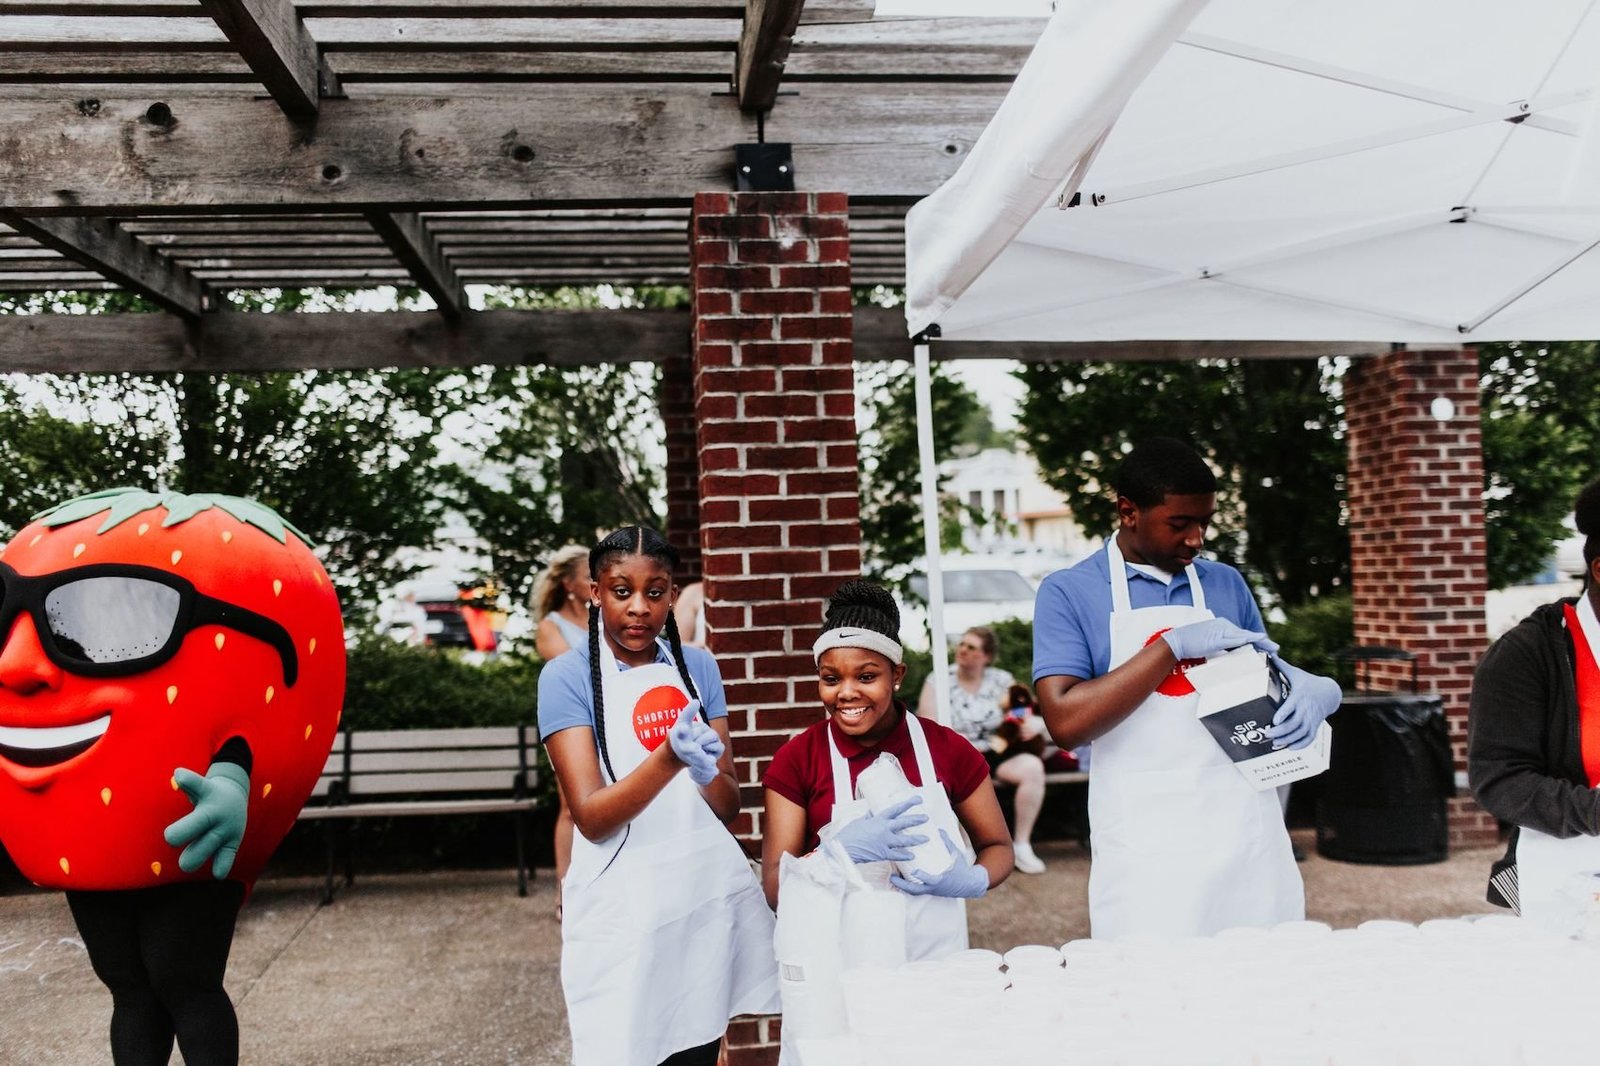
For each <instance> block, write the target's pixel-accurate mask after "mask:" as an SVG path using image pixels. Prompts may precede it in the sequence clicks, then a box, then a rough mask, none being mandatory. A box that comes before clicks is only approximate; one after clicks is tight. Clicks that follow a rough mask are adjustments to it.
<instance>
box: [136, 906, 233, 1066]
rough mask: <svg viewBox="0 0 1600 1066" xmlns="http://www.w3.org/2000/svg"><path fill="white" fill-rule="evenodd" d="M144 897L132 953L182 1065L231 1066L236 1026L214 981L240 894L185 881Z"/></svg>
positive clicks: (224, 960) (224, 959)
mask: <svg viewBox="0 0 1600 1066" xmlns="http://www.w3.org/2000/svg"><path fill="white" fill-rule="evenodd" d="M146 891H148V892H149V894H150V900H149V903H148V905H147V906H146V908H145V910H144V913H143V915H142V916H141V921H140V927H139V942H140V949H141V951H142V952H143V957H144V966H145V970H146V972H148V973H149V974H150V983H151V984H152V985H153V986H154V988H155V993H156V996H157V997H158V998H159V999H160V1000H161V1003H162V1005H163V1006H165V1007H166V1010H167V1013H168V1014H169V1015H170V1016H171V1017H172V1027H173V1031H174V1032H175V1033H176V1034H177V1038H178V1050H179V1051H181V1052H183V1061H184V1062H185V1063H186V1064H187V1066H235V1064H236V1063H237V1062H238V1061H239V1022H238V1019H237V1018H236V1017H235V1016H234V1013H233V1002H232V1001H231V1000H230V999H228V993H227V992H226V991H225V990H224V989H223V987H222V979H223V976H224V974H225V973H226V971H227V969H228V951H229V949H230V948H232V947H233V927H234V923H235V921H236V920H237V919H238V917H239V906H240V904H242V903H243V902H244V886H243V885H242V884H240V883H239V882H237V881H192V882H186V883H183V884H177V885H165V886H163V887H161V888H152V889H148V890H146ZM118 1066H121V1064H120V1063H118Z"/></svg>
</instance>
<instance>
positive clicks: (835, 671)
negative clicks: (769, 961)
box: [761, 581, 1012, 959]
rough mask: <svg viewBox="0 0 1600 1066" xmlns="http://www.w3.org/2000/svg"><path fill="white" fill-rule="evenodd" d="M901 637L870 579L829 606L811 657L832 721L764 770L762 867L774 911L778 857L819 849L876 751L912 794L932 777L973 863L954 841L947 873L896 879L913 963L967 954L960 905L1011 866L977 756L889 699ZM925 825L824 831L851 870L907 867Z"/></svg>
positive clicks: (886, 598) (891, 816)
mask: <svg viewBox="0 0 1600 1066" xmlns="http://www.w3.org/2000/svg"><path fill="white" fill-rule="evenodd" d="M899 630H900V611H899V608H898V607H897V606H896V604H895V602H894V597H893V596H891V595H890V594H889V593H888V592H887V591H886V590H885V589H883V588H881V587H880V586H878V585H874V584H872V583H871V582H867V581H847V582H845V584H844V585H842V586H841V587H840V588H839V591H838V592H836V593H834V595H833V597H832V598H831V599H830V600H829V601H828V615H827V618H826V620H825V621H824V622H823V626H822V635H821V636H819V637H818V638H817V642H816V644H815V645H814V646H813V649H812V650H813V654H814V655H815V656H816V661H817V687H818V693H819V695H820V696H821V699H822V705H823V708H824V709H825V710H826V711H827V713H828V717H827V718H826V719H825V720H823V721H821V722H818V723H817V724H816V725H814V726H812V727H811V728H810V729H807V730H806V731H805V732H803V733H801V734H800V735H798V736H796V737H793V738H792V739H790V741H789V742H788V743H787V744H785V745H784V746H783V747H782V748H781V749H779V751H778V753H777V755H776V756H774V757H773V760H772V764H771V765H770V766H768V767H767V772H766V776H765V778H764V782H763V783H764V784H765V785H766V790H767V818H766V836H765V840H764V843H763V846H762V860H761V869H762V884H763V887H764V888H765V889H766V893H767V900H768V902H769V903H771V904H772V905H773V906H774V907H776V906H777V905H778V863H779V860H780V859H781V858H782V856H783V855H784V854H785V853H788V854H791V855H803V854H806V853H808V852H810V851H811V850H813V849H814V848H815V847H816V846H817V843H818V837H819V834H820V833H821V832H822V831H823V829H824V827H827V826H828V824H829V823H830V822H831V821H833V820H834V819H833V809H834V804H835V802H836V800H838V798H839V797H840V796H844V797H846V798H847V799H848V798H850V797H854V795H855V781H856V778H857V777H858V776H859V775H860V773H861V771H862V770H864V769H866V768H867V767H868V766H870V765H871V764H872V763H873V762H874V761H875V760H876V759H877V758H878V756H879V754H880V753H883V752H888V753H890V754H892V755H894V756H895V757H896V758H897V759H898V760H899V761H900V766H901V769H902V770H903V771H904V772H905V775H906V778H907V779H908V780H909V781H910V782H911V783H912V784H913V785H922V784H924V783H925V782H924V774H923V769H924V768H925V767H926V768H930V769H931V770H932V776H933V777H934V778H935V780H936V781H937V782H938V783H939V784H940V785H942V786H943V787H944V791H945V793H946V794H947V795H948V796H949V797H950V804H951V806H952V807H953V808H954V810H955V814H956V818H957V819H958V820H959V821H960V823H961V826H962V828H963V829H964V830H965V831H966V833H967V836H968V837H970V838H971V841H972V846H973V848H974V849H975V850H976V852H977V859H976V861H975V862H974V861H972V860H970V859H969V858H968V857H967V853H966V851H965V849H962V848H960V841H949V842H947V843H948V845H949V846H951V851H952V853H954V855H955V862H954V863H953V865H952V866H951V867H950V869H949V870H947V871H945V872H944V873H942V874H940V875H938V876H936V877H931V878H918V879H916V880H909V879H905V878H901V877H899V876H895V877H893V878H892V879H891V880H892V882H893V884H894V885H895V886H896V887H897V888H899V889H900V890H901V891H904V892H906V893H907V894H909V895H911V896H913V897H914V898H913V899H912V900H911V901H910V903H911V907H910V908H909V912H910V913H909V915H908V927H907V947H908V949H909V954H910V957H911V958H913V959H917V958H928V957H935V956H937V955H940V954H945V953H947V952H948V951H952V950H959V949H960V948H962V947H965V946H966V912H965V910H964V908H962V907H961V906H960V904H959V901H960V899H962V898H973V897H977V896H981V895H983V894H984V893H985V892H987V891H988V890H989V889H990V888H993V887H994V886H995V885H998V884H999V883H1000V882H1001V881H1004V880H1005V879H1006V877H1007V876H1008V875H1009V874H1010V873H1011V869H1012V848H1011V834H1010V833H1009V832H1008V831H1007V830H1006V823H1005V818H1004V817H1003V816H1002V814H1001V813H1000V804H999V801H998V800H996V799H995V794H994V786H993V785H991V784H990V783H989V765H988V763H987V762H985V761H984V758H983V756H982V754H980V753H979V752H978V750H977V749H976V748H974V747H973V746H972V744H971V743H969V742H968V741H967V740H966V738H965V737H963V736H961V734H959V733H957V732H955V731H954V730H952V729H948V728H946V727H945V726H942V725H940V724H938V723H937V722H933V721H929V720H926V719H922V718H918V717H917V716H915V715H912V714H911V713H910V712H909V711H908V710H907V709H906V708H905V707H904V706H903V705H902V704H900V703H898V702H897V701H896V700H895V698H894V692H895V689H896V688H897V687H898V686H899V683H900V681H901V679H902V678H903V677H904V676H905V671H906V667H905V664H904V663H903V662H902V661H901V660H902V652H901V647H900V642H899V639H898V637H897V634H898V633H899ZM840 770H843V771H844V772H847V773H848V775H849V781H848V782H843V781H840V780H839V777H838V771H840ZM925 820H926V819H924V818H923V817H921V815H920V814H919V813H918V809H917V807H916V806H912V807H910V808H909V809H906V810H902V809H900V808H892V809H891V810H890V811H887V812H883V816H882V817H874V816H871V815H867V816H864V817H857V818H852V819H851V820H850V821H848V822H847V823H845V824H843V825H840V826H835V827H831V828H829V830H828V831H829V833H830V835H832V836H833V839H835V840H837V841H838V842H839V843H840V844H841V845H843V846H844V848H845V850H846V852H847V853H848V854H849V855H850V857H851V858H852V859H853V860H854V861H855V862H857V863H870V862H885V861H891V860H903V859H909V858H910V852H909V851H907V850H906V849H907V848H909V847H911V846H914V845H916V844H919V843H922V842H923V840H924V839H925V838H924V837H922V836H920V835H917V833H916V826H918V825H920V824H921V823H922V822H924V821H925Z"/></svg>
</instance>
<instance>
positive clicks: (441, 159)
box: [0, 85, 1005, 215]
mask: <svg viewBox="0 0 1600 1066" xmlns="http://www.w3.org/2000/svg"><path fill="white" fill-rule="evenodd" d="M1004 95H1005V87H1004V86H990V85H956V86H947V87H942V88H941V89H939V90H937V91H934V90H929V91H922V92H918V93H916V94H914V95H907V96H905V97H897V98H894V99H886V98H883V97H880V96H870V95H864V94H862V93H860V92H858V91H857V90H856V89H855V88H854V87H851V86H843V85H818V86H816V87H812V88H807V89H806V90H805V91H804V93H802V94H801V95H800V96H795V97H791V96H788V95H785V96H783V97H781V98H780V99H779V102H778V105H777V106H776V107H775V108H774V109H773V111H772V112H771V114H770V115H769V116H768V117H767V120H766V135H767V138H768V139H769V140H780V141H787V142H789V143H791V144H793V145H794V157H795V164H796V169H797V173H798V174H799V177H800V179H801V181H802V182H803V184H804V187H806V188H810V189H818V190H824V191H827V190H848V191H849V192H850V195H851V197H852V199H854V200H858V201H865V200H872V199H894V200H906V199H911V198H916V197H920V196H925V195H927V194H928V193H930V192H932V191H933V190H934V189H935V188H937V187H938V186H939V184H940V183H941V182H943V181H944V180H945V179H946V178H948V177H949V176H950V175H951V174H953V173H954V172H955V170H956V168H957V167H958V166H959V165H960V163H961V161H962V159H963V158H964V157H965V155H966V153H967V151H968V150H969V149H970V148H971V146H972V144H973V143H974V142H975V141H976V140H977V138H978V136H979V135H980V134H981V133H982V131H983V128H984V126H985V125H986V124H987V123H988V121H989V119H990V118H991V117H992V116H993V114H994V111H995V109H996V108H997V107H998V106H999V103H1000V100H1001V98H1002V97H1003V96H1004ZM755 126H756V120H755V117H754V116H750V115H746V114H744V113H743V112H741V111H740V110H739V108H738V106H737V104H736V102H735V101H734V100H732V99H731V98H730V97H727V96H717V95H714V94H712V93H710V92H707V91H706V90H705V89H703V88H696V87H694V86H680V85H652V86H643V85H639V86H633V85H628V86H614V85H593V86H557V85H550V86H541V87H540V88H539V89H538V90H537V91H529V92H507V91H502V92H485V93H483V94H481V95H468V94H466V93H462V92H457V93H454V94H452V95H449V96H436V95H428V94H419V93H416V92H401V91H396V92H383V91H379V90H378V89H377V88H376V87H374V89H373V90H371V94H370V95H364V96H362V97H361V98H351V99H327V100H324V101H323V102H322V109H321V113H320V115H319V116H318V119H317V123H316V136H315V137H308V136H306V134H305V131H304V130H303V129H301V128H300V127H299V125H298V124H296V123H295V122H293V121H291V120H289V119H287V118H286V117H285V116H284V115H283V114H282V113H281V112H280V111H279V109H278V107H277V105H276V104H275V103H274V102H273V101H270V100H257V99H251V98H249V97H246V96H244V95H242V94H239V93H222V92H216V93H201V92H195V93H192V94H181V93H170V94H166V95H163V96H161V97H157V98H155V99H152V97H151V95H149V94H146V95H143V96H127V95H113V94H110V93H106V94H97V95H95V96H94V97H93V99H92V100H91V99H88V98H86V97H84V96H82V95H80V94H70V95H66V94H60V93H54V94H42V95H39V96H34V95H26V94H19V95H18V96H17V97H15V98H13V99H11V100H8V101H7V106H6V107H5V108H4V109H0V144H4V145H5V146H6V151H5V152H3V153H0V208H11V209H14V210H17V211H21V212H22V213H24V214H29V215H50V214H75V215H77V214H85V215H86V214H107V213H121V214H140V213H146V212H148V210H149V208H150V205H153V204H159V205H160V206H161V209H162V210H163V211H166V212H194V213H213V214H216V213H237V212H239V211H281V212H291V211H312V212H328V211H346V212H348V211H366V210H373V209H377V210H401V211H416V210H429V209H441V208H442V209H452V210H462V209H465V208H484V207H494V206H499V207H516V208H523V209H528V208H538V207H557V206H580V205H582V206H590V207H605V206H620V205H625V204H632V205H635V206H662V205H678V204H686V203H688V202H689V200H690V199H691V198H692V196H693V195H694V194H695V193H696V192H700V191H703V190H706V189H728V188H731V187H732V186H733V175H732V167H733V158H732V153H731V152H730V151H729V148H730V147H731V146H733V145H735V144H740V143H744V142H748V141H753V140H755V139H756V138H755V132H756V131H755Z"/></svg>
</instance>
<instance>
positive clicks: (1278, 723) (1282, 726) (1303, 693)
mask: <svg viewBox="0 0 1600 1066" xmlns="http://www.w3.org/2000/svg"><path fill="white" fill-rule="evenodd" d="M1272 661H1273V662H1274V663H1275V664H1276V665H1277V667H1278V669H1279V670H1280V671H1282V673H1283V676H1284V678H1285V679H1286V680H1287V681H1288V683H1289V695H1288V696H1287V697H1286V698H1285V699H1284V701H1283V703H1281V704H1280V705H1279V706H1278V711H1277V713H1276V714H1274V715H1273V716H1272V724H1271V725H1270V726H1268V727H1267V733H1268V734H1269V735H1270V736H1271V737H1272V744H1273V747H1276V748H1304V747H1308V746H1310V744H1311V742H1312V741H1313V740H1315V739H1316V738H1317V729H1318V727H1319V726H1321V725H1322V723H1323V721H1324V720H1326V719H1327V717H1328V715H1330V714H1332V713H1333V712H1334V711H1337V710H1338V709H1339V703H1340V701H1341V700H1343V699H1344V692H1343V690H1342V689H1340V688H1339V682H1337V681H1335V680H1334V679H1333V678H1331V677H1323V676H1321V675H1320V674H1313V673H1311V672H1310V671H1308V670H1302V669H1300V668H1299V667H1298V666H1293V665H1291V664H1289V663H1286V662H1284V661H1283V660H1282V659H1280V658H1278V657H1277V655H1273V656H1272Z"/></svg>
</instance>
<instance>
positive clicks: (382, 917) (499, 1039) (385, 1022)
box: [0, 832, 1497, 1066]
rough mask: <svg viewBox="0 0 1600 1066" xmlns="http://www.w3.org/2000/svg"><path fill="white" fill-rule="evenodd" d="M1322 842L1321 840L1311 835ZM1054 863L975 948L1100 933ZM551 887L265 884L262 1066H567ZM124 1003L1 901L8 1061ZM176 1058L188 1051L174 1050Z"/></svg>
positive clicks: (237, 970) (48, 901)
mask: <svg viewBox="0 0 1600 1066" xmlns="http://www.w3.org/2000/svg"><path fill="white" fill-rule="evenodd" d="M1296 838H1297V839H1298V840H1299V841H1300V842H1301V844H1302V845H1303V846H1304V847H1306V848H1307V850H1311V849H1312V843H1311V839H1310V834H1309V833H1308V832H1297V833H1296ZM1039 853H1040V855H1041V856H1042V857H1043V858H1044V859H1045V861H1046V862H1048V863H1049V870H1048V871H1047V872H1046V873H1044V874H1042V875H1039V876H1037V877H1026V876H1023V875H1021V874H1018V875H1015V876H1013V877H1012V878H1011V880H1010V881H1009V882H1007V883H1006V884H1005V885H1003V886H1002V887H1001V888H1000V890H999V891H997V892H994V893H993V894H991V895H990V896H988V897H987V898H985V899H983V900H979V901H977V902H976V904H975V905H974V906H973V907H972V908H971V914H972V939H973V943H974V945H975V946H980V947H990V948H996V949H1000V950H1004V949H1005V948H1009V947H1012V946H1014V945H1017V944H1023V943H1046V944H1060V943H1062V942H1063V941H1066V940H1070V939H1073V938H1075V937H1081V936H1084V935H1086V934H1087V932H1088V920H1087V916H1086V911H1085V899H1084V894H1085V885H1086V883H1087V877H1088V868H1089V863H1088V857H1087V855H1086V854H1085V853H1084V852H1083V851H1082V849H1080V848H1079V847H1078V846H1077V845H1076V844H1071V843H1061V844H1042V845H1040V847H1039ZM1496 856H1497V852H1493V851H1484V850H1478V851H1464V852H1460V853H1458V854H1456V855H1453V856H1451V858H1450V859H1449V860H1448V861H1447V862H1443V863H1437V864H1433V865H1428V866H1409V867H1382V866H1355V865H1350V864H1346V863H1336V862H1329V861H1327V860H1324V859H1321V858H1319V857H1318V856H1316V855H1315V854H1312V855H1311V857H1310V858H1309V859H1308V860H1307V861H1306V862H1305V864H1304V865H1303V866H1302V867H1301V869H1302V871H1303V873H1304V875H1305V880H1306V895H1307V899H1308V910H1309V912H1310V915H1309V916H1310V917H1312V918H1317V919H1321V920H1323V921H1327V922H1330V923H1332V924H1333V925H1335V926H1339V927H1345V926H1351V925H1355V924H1357V923H1359V922H1362V921H1365V920H1366V919H1368V918H1379V917H1382V918H1403V919H1407V920H1410V921H1421V920H1423V919H1426V918H1434V917H1450V916H1456V915H1461V914H1467V913H1473V912H1478V911H1486V910H1490V909H1491V908H1489V907H1488V905H1487V904H1485V903H1484V902H1483V882H1484V878H1485V876H1486V875H1487V871H1488V868H1489V863H1490V861H1491V860H1492V859H1493V858H1494V857H1496ZM552 881H553V879H552V878H551V877H550V876H549V872H548V871H544V872H542V873H541V875H540V877H539V878H538V880H537V881H536V883H535V885H534V888H533V891H532V893H531V895H530V896H529V897H528V898H527V899H518V898H517V895H516V892H515V890H514V887H513V881H512V876H511V874H510V873H509V872H466V873H464V872H439V873H428V874H414V875H403V876H400V875H396V876H385V877H370V878H366V879H364V880H361V881H358V882H357V883H356V885H355V886H354V887H353V888H352V889H349V890H346V891H345V892H344V893H343V894H341V895H340V897H339V899H338V900H337V901H336V902H335V903H334V904H333V905H332V906H329V907H318V905H317V901H318V899H319V898H320V894H321V883H320V881H312V880H284V881H263V882H262V883H261V884H260V885H259V886H258V888H257V891H256V893H255V897H254V898H253V899H252V900H251V902H250V903H249V904H248V905H247V906H246V907H245V910H244V913H243V915H242V917H241V919H240V923H239V933H238V937H237V939H236V940H235V943H234V951H233V957H232V960H231V962H230V964H229V969H228V989H229V992H230V993H231V994H232V996H233V999H234V1002H235V1003H236V1004H237V1005H238V1009H239V1018H240V1027H241V1043H242V1047H243V1060H244V1061H245V1062H246V1063H250V1064H252V1066H278V1064H282V1066H320V1064H328V1066H334V1064H338V1066H414V1064H420V1063H452V1064H454V1063H461V1064H473V1066H476V1064H507V1066H513V1064H514V1066H558V1064H564V1063H566V1062H567V1055H568V1044H567V1033H566V1021H565V1014H564V1011H563V1009H562V1004H561V988H560V983H559V977H558V973H557V964H558V959H559V956H560V950H561V942H560V941H561V938H560V930H559V928H558V927H557V925H556V923H555V922H554V921H553V920H552V918H551V914H552V911H553V900H552V896H551V886H552ZM109 1016H110V998H109V996H108V995H107V993H106V991H105V989H104V988H103V987H102V986H101V985H100V983H99V982H98V981H97V980H96V979H95V977H94V974H93V973H92V972H91V971H90V969H89V965H88V961H87V958H86V956H85V954H84V950H83V946H82V944H81V943H80V942H79V941H78V939H77V930H76V929H75V928H74V927H73V924H72V918H71V916H70V915H69V914H68V912H67V907H66V903H65V901H64V900H63V899H62V897H61V896H60V895H59V894H56V893H26V894H22V895H12V896H6V897H3V898H0V1048H3V1051H0V1059H3V1060H4V1061H5V1062H7V1063H12V1062H14V1063H19V1064H27V1066H44V1064H56V1063H60V1064H63V1066H103V1064H108V1063H109V1062H110V1061H111V1060H110V1054H109V1052H108V1051H107V1049H106V1036H105V1029H106V1024H107V1021H108V1019H109ZM175 1059H176V1056H175Z"/></svg>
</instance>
